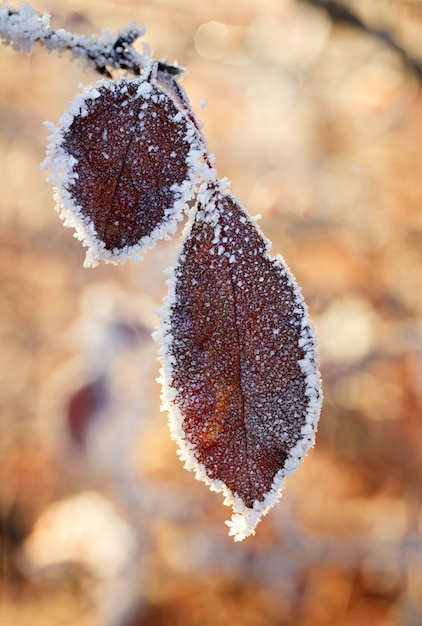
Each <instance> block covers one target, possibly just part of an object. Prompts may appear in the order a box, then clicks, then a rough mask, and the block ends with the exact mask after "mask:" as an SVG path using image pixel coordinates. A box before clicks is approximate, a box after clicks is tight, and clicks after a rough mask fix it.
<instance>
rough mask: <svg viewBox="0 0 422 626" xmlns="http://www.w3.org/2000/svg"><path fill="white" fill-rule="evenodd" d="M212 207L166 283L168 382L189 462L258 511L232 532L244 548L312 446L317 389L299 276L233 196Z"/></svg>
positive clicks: (200, 215) (196, 224)
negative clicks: (272, 249) (269, 246)
mask: <svg viewBox="0 0 422 626" xmlns="http://www.w3.org/2000/svg"><path fill="white" fill-rule="evenodd" d="M215 201H216V208H215V209H214V210H212V211H211V213H210V212H205V213H204V212H203V211H201V210H199V211H198V212H197V214H196V217H195V219H194V221H193V224H192V227H191V231H190V233H189V234H188V235H187V237H186V239H185V242H184V246H183V250H182V252H181V254H180V257H179V263H178V266H177V268H176V270H175V279H176V280H175V282H174V283H173V284H171V285H170V287H171V295H170V304H169V309H170V310H169V312H168V313H169V319H168V321H167V322H166V321H165V322H164V332H163V335H164V343H165V348H164V349H165V356H164V368H163V369H164V372H163V373H164V376H165V377H166V378H168V380H169V383H168V384H169V388H168V389H167V395H168V397H169V401H170V405H172V404H173V406H174V407H175V410H173V414H174V415H173V421H172V430H173V434H174V435H175V437H176V439H177V440H178V441H179V444H180V445H181V448H182V457H183V458H185V460H187V462H188V465H190V466H193V468H194V469H195V470H196V472H197V475H199V476H201V474H204V472H205V475H206V481H207V482H209V483H211V485H212V486H213V487H214V488H216V489H217V490H223V491H224V492H225V494H226V496H228V503H231V504H233V505H234V507H235V512H236V511H237V512H239V513H241V514H243V516H246V518H248V516H249V512H250V513H251V515H250V517H251V519H250V520H246V522H245V524H246V526H247V530H246V531H244V529H243V530H240V531H238V530H236V529H234V532H233V533H232V534H237V535H238V538H240V539H241V538H243V536H241V535H242V533H243V532H245V533H246V534H250V532H253V527H254V526H255V524H256V522H257V520H258V519H259V517H260V516H261V515H262V514H263V513H265V512H266V511H267V510H268V507H269V506H271V505H272V504H274V502H275V500H276V499H277V495H278V490H279V489H280V488H281V487H282V486H283V478H284V476H286V475H287V474H289V473H291V472H292V471H294V470H295V469H296V467H297V465H298V464H299V463H300V461H301V458H302V457H303V456H304V454H305V453H306V451H307V449H308V448H309V446H310V445H312V444H313V441H314V432H315V429H316V423H317V419H318V415H319V408H320V401H321V397H320V381H319V374H318V369H317V364H316V359H315V352H314V345H313V337H312V330H311V328H310V323H309V320H308V318H307V313H306V308H305V305H304V304H303V301H302V297H301V295H300V292H299V289H298V287H297V285H296V283H295V281H294V279H293V277H292V276H291V274H290V272H289V271H288V269H287V268H286V267H285V265H283V262H282V259H281V258H276V259H274V258H271V257H270V256H269V255H268V253H267V242H266V240H265V239H264V237H263V236H262V234H261V233H260V232H259V230H258V229H257V227H256V226H255V224H254V223H253V222H252V221H251V220H250V219H249V218H248V216H247V214H246V213H245V211H244V210H243V209H242V208H241V207H240V206H239V205H238V203H237V202H236V201H235V199H234V198H233V197H231V196H228V195H224V196H223V195H218V196H217V199H215V198H214V199H213V200H212V202H215ZM170 408H171V406H170ZM239 499H240V502H241V505H240V506H239ZM236 502H237V503H238V504H236ZM252 510H253V511H254V512H252ZM246 534H244V536H246Z"/></svg>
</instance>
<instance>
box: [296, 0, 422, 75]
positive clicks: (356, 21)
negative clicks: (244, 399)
mask: <svg viewBox="0 0 422 626" xmlns="http://www.w3.org/2000/svg"><path fill="white" fill-rule="evenodd" d="M299 1H300V2H306V3H307V4H311V5H312V6H314V7H317V8H318V9H323V10H324V11H326V13H328V15H329V17H330V19H331V20H332V21H333V22H334V23H337V24H345V25H348V26H351V27H352V28H356V29H357V30H360V31H362V32H363V33H366V34H367V35H369V36H370V37H373V38H375V39H379V40H381V41H382V42H383V43H384V44H386V45H387V46H388V47H389V48H391V49H392V50H394V51H395V52H397V54H398V55H399V56H400V57H401V58H402V61H403V63H404V64H405V65H406V67H408V68H409V69H410V70H412V71H413V72H414V73H415V74H416V76H417V77H418V79H419V80H421V79H422V62H421V61H418V60H416V59H412V58H411V57H409V55H408V53H407V52H406V50H405V49H404V48H402V46H400V45H399V44H398V43H397V41H396V40H395V38H394V37H393V35H392V34H391V33H389V32H388V31H387V30H385V29H382V28H379V29H378V28H372V27H371V26H368V24H365V22H364V21H363V20H362V19H361V18H360V17H358V16H357V15H356V14H355V13H353V11H351V10H350V9H349V8H348V7H345V6H344V5H343V4H341V2H336V1H335V0H327V1H324V0H299Z"/></svg>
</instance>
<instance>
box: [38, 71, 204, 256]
mask: <svg viewBox="0 0 422 626" xmlns="http://www.w3.org/2000/svg"><path fill="white" fill-rule="evenodd" d="M50 139H51V144H50V146H49V149H48V152H47V159H46V161H45V165H46V166H47V167H50V168H51V171H52V173H51V176H50V178H49V180H50V181H51V182H53V184H54V185H55V186H56V200H57V204H58V208H59V210H60V211H61V215H62V217H63V218H64V220H65V224H66V225H67V226H71V227H74V228H75V229H76V236H77V237H78V238H80V239H82V240H83V242H84V245H86V246H87V247H88V249H89V250H88V254H87V260H86V264H87V265H96V264H97V263H98V259H100V258H102V259H104V260H106V261H111V262H116V261H119V260H124V259H125V258H126V257H127V256H132V257H134V256H137V255H139V253H142V252H143V251H144V250H145V249H146V248H148V247H151V246H152V245H154V243H155V241H156V240H157V239H158V238H161V237H166V236H168V234H169V233H173V232H174V231H175V230H176V226H177V221H178V220H180V219H181V217H182V213H183V209H184V207H185V206H186V203H187V202H188V201H189V200H191V198H192V197H193V195H194V193H195V186H196V180H197V177H198V172H199V170H200V168H201V156H202V153H203V146H202V144H201V139H200V135H199V133H198V131H197V129H196V128H195V126H194V125H193V123H192V122H191V121H190V120H189V119H188V117H187V116H186V114H185V111H184V109H183V107H182V106H181V103H180V102H178V101H174V100H173V99H172V98H171V97H170V95H169V93H168V92H167V91H166V90H165V89H163V88H162V87H160V86H159V85H158V84H157V83H156V82H155V81H154V80H153V79H151V81H149V80H147V79H145V78H139V79H134V80H128V79H124V78H122V79H120V80H119V81H116V82H111V81H100V82H98V83H96V84H95V85H94V86H91V87H89V88H87V89H85V91H84V92H83V93H82V94H80V95H78V96H77V97H76V98H75V99H74V101H73V102H72V104H71V107H70V110H69V111H68V112H67V113H65V114H64V115H63V116H62V118H61V120H60V123H59V128H58V129H55V130H54V132H53V135H52V136H51V138H50Z"/></svg>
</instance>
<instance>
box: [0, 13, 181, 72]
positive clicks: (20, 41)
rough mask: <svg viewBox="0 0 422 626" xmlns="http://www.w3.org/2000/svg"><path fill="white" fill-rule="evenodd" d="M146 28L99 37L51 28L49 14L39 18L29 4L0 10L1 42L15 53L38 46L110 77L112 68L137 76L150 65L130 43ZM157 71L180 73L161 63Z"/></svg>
mask: <svg viewBox="0 0 422 626" xmlns="http://www.w3.org/2000/svg"><path fill="white" fill-rule="evenodd" d="M145 30H146V27H145V26H136V25H135V23H134V22H132V23H131V24H129V26H127V27H126V28H124V29H122V30H121V31H119V32H118V33H117V34H114V35H113V34H111V33H109V32H108V31H107V30H104V31H103V32H102V34H101V35H99V36H97V35H91V37H89V38H88V37H85V36H84V35H76V34H74V33H69V32H67V31H66V30H64V29H63V28H60V29H54V28H51V27H50V15H48V14H47V13H46V14H44V15H40V14H39V13H37V12H36V11H35V10H34V9H33V8H32V7H31V6H30V5H29V4H27V3H26V2H23V3H21V4H20V6H19V9H18V10H16V9H13V8H11V7H9V6H8V5H7V4H6V5H3V6H2V7H1V8H0V40H1V42H2V43H4V44H6V45H10V46H12V48H13V49H14V50H18V51H21V52H26V53H29V52H30V51H31V49H32V47H33V46H34V44H36V43H39V44H41V45H43V46H45V47H46V48H47V49H48V50H49V51H52V50H54V51H56V52H58V53H61V52H63V51H69V52H70V53H71V55H72V58H74V59H81V60H82V61H84V62H85V64H86V65H88V66H89V67H92V68H93V69H95V70H96V71H97V72H99V73H100V74H102V75H104V76H108V77H111V73H110V70H111V69H115V70H118V69H123V70H126V71H128V72H130V73H131V74H135V75H138V74H140V73H141V72H142V70H143V69H145V68H146V67H148V66H149V63H150V57H149V56H148V55H147V54H139V52H137V51H136V50H135V48H134V47H133V45H132V44H133V43H134V42H135V41H136V40H137V39H138V37H141V36H142V35H143V34H144V33H145ZM160 66H161V67H160V69H162V70H164V71H167V72H168V73H170V74H178V73H180V72H181V71H182V70H181V69H180V68H178V67H176V66H173V65H167V64H165V63H160Z"/></svg>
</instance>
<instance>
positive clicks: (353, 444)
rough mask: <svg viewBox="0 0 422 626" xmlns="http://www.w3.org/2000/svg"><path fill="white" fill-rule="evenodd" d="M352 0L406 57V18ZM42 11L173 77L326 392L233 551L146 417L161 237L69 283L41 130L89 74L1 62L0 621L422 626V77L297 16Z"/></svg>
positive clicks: (152, 5)
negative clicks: (252, 228)
mask: <svg viewBox="0 0 422 626" xmlns="http://www.w3.org/2000/svg"><path fill="white" fill-rule="evenodd" d="M347 4H348V6H349V7H351V8H353V9H354V10H356V12H357V13H358V14H359V15H361V16H363V17H364V18H365V20H366V21H367V23H368V24H371V25H373V26H377V27H378V26H379V27H383V28H387V29H389V30H391V31H392V32H393V33H394V34H395V36H396V37H397V39H398V41H399V42H400V44H401V45H403V46H404V47H405V48H406V49H407V50H408V51H409V54H410V56H417V54H418V52H419V53H420V57H421V58H422V51H421V49H420V40H421V34H422V5H421V4H420V3H419V2H416V1H414V2H413V1H409V2H407V1H405V0H400V1H399V0H397V1H393V2H391V1H387V0H385V1H384V0H380V1H379V2H377V3H365V2H358V1H355V2H352V1H351V2H348V3H347ZM34 8H36V9H37V10H38V11H40V12H45V11H46V12H49V13H51V14H53V16H54V17H53V20H52V25H53V26H55V27H57V28H60V27H63V28H66V29H68V30H70V31H73V32H79V33H83V34H86V35H90V34H91V33H93V32H95V33H99V32H101V30H102V29H104V28H107V29H109V30H110V31H111V32H115V31H116V30H118V29H120V28H123V27H124V26H126V25H127V24H128V23H129V22H130V20H131V19H133V20H135V21H136V23H137V24H142V23H146V24H147V25H148V30H147V33H146V35H145V37H144V41H145V42H146V43H148V45H149V47H150V49H151V51H152V52H153V53H154V55H155V56H156V57H157V58H159V59H167V60H168V61H169V62H173V61H174V60H177V61H178V62H179V64H180V65H182V66H184V67H186V68H188V73H187V75H186V76H185V77H184V79H183V86H184V87H185V89H186V91H187V94H188V96H189V98H190V101H191V103H192V106H193V108H194V110H195V111H196V113H197V114H198V117H199V118H200V119H202V120H203V121H204V131H205V135H206V137H207V138H208V141H209V145H210V148H211V150H212V151H213V152H215V154H216V165H217V169H218V171H219V174H220V175H221V176H227V177H228V178H229V179H230V181H231V183H232V191H233V193H234V194H235V195H236V196H237V197H238V198H239V200H240V201H241V202H242V203H243V204H244V206H246V208H247V209H248V210H249V212H250V213H251V214H252V215H256V214H258V213H259V214H261V215H262V218H261V220H260V226H261V228H262V230H263V231H264V233H265V234H266V235H267V237H269V238H270V239H271V240H272V242H273V247H272V251H273V253H281V254H282V255H283V256H284V257H285V259H286V261H287V263H288V264H289V266H290V267H291V269H292V271H293V273H294V274H295V276H296V278H297V280H298V282H299V284H300V285H301V287H302V290H303V293H304V295H305V298H306V301H307V303H308V305H309V308H310V312H311V316H312V319H313V320H314V323H315V326H316V330H317V335H318V340H319V351H320V358H321V369H322V375H323V385H324V395H325V401H324V407H323V412H322V417H321V421H320V427H319V432H318V436H317V443H316V447H315V448H314V449H313V450H312V451H311V453H310V454H309V456H308V457H307V458H306V460H305V462H304V463H303V466H302V467H301V468H300V469H299V471H298V473H297V474H296V475H295V476H293V477H291V478H290V479H288V481H287V487H286V490H285V492H284V495H283V498H282V500H281V502H280V503H279V504H278V505H277V506H276V507H275V508H274V509H273V510H272V511H271V512H270V513H269V514H268V516H267V517H265V518H264V519H263V521H262V522H261V523H260V525H259V526H258V528H257V534H256V536H255V537H252V538H249V539H247V540H245V541H244V542H243V543H240V544H234V543H233V542H232V540H231V539H230V538H229V537H228V536H227V527H226V526H225V525H224V520H225V519H227V518H228V517H230V511H229V509H227V508H226V507H224V506H223V505H222V497H221V496H220V495H218V494H215V493H211V492H209V491H208V489H207V488H206V487H205V486H204V485H203V484H200V483H198V482H196V481H195V480H194V477H193V474H190V473H188V472H185V471H184V470H183V467H182V464H181V463H180V462H179V460H178V458H177V454H176V445H175V444H174V442H172V441H171V440H170V437H169V434H168V430H167V425H166V416H165V414H163V413H160V388H159V386H158V384H157V383H156V382H155V379H156V377H157V376H158V362H157V360H156V351H157V346H156V345H155V344H154V343H153V341H152V339H151V338H150V333H151V330H153V328H154V327H155V325H156V324H157V317H156V314H155V310H156V309H157V308H159V306H160V302H161V300H162V297H163V295H164V294H165V293H166V286H165V275H164V274H163V270H164V269H165V268H166V267H168V266H169V265H171V264H172V259H173V255H174V249H175V245H176V239H177V238H175V241H172V242H161V243H159V244H158V245H157V246H156V248H155V249H154V250H153V251H150V252H149V253H148V254H147V255H146V257H145V259H144V261H143V262H142V263H141V264H130V263H128V264H126V265H124V266H122V267H114V266H108V265H101V266H100V267H99V268H96V269H93V270H92V269H91V270H87V269H83V267H82V263H83V259H84V251H83V249H82V248H81V246H80V244H79V242H77V241H76V240H75V239H74V238H73V237H72V231H69V230H67V229H64V228H63V227H62V225H61V223H60V220H59V219H58V216H57V214H56V213H55V212H54V201H53V197H52V189H51V186H50V185H49V184H47V183H46V182H45V177H46V172H44V171H41V169H40V163H41V161H42V160H43V158H44V153H45V145H46V142H47V136H48V130H47V129H46V128H45V127H44V126H43V121H44V120H50V121H53V122H57V120H58V118H59V117H60V115H61V114H62V112H63V111H64V110H65V108H66V104H67V102H68V101H69V100H71V99H72V98H73V96H74V95H75V93H76V92H77V91H78V85H79V84H80V83H81V82H82V83H84V84H87V83H89V82H91V81H93V80H95V79H96V77H95V76H94V75H93V73H92V72H90V71H85V72H84V71H83V70H82V69H81V67H80V66H79V65H77V64H76V63H69V60H68V58H66V57H65V55H63V57H62V58H58V57H57V56H55V55H53V54H50V55H49V54H47V53H46V52H45V51H44V50H42V49H36V50H34V52H33V54H32V56H25V55H24V54H17V53H15V52H13V51H12V50H11V49H8V48H6V47H2V48H1V49H0V84H1V88H0V107H1V115H0V130H1V132H0V180H1V189H2V193H1V196H0V280H1V287H0V298H1V310H0V333H1V343H0V345H1V350H0V367H1V383H0V384H1V390H0V391H1V396H0V406H1V422H0V479H1V480H0V516H1V521H0V524H1V525H0V531H1V535H0V540H1V542H2V553H1V555H0V558H1V561H0V568H1V569H0V623H1V624H2V626H3V625H4V626H12V625H15V624H19V626H49V625H50V624H51V625H52V626H53V625H54V626H57V625H60V624H66V625H67V626H70V625H75V626H76V625H77V626H94V625H98V626H109V625H110V626H112V625H116V626H167V625H169V626H170V625H171V626H179V625H180V626H223V625H230V626H366V625H368V626H369V625H371V626H393V625H394V626H396V625H397V626H402V625H403V626H418V625H420V624H422V509H421V495H422V489H421V487H422V482H421V479H422V422H421V408H422V325H421V319H422V315H421V314H422V209H421V207H422V182H421V181H422V159H421V146H422V121H421V120H422V97H421V86H420V82H418V79H417V76H416V75H415V74H414V73H412V71H411V70H409V69H408V68H406V67H404V65H403V62H402V59H401V58H400V55H398V54H397V53H396V52H394V51H392V50H391V49H390V48H388V47H387V46H386V44H385V43H383V42H382V41H381V40H380V39H376V38H371V37H370V36H368V35H365V34H364V33H362V32H358V31H357V30H354V29H352V28H351V27H348V26H346V25H343V26H339V25H333V24H332V23H331V22H330V20H329V19H328V16H327V15H326V14H325V13H324V12H323V11H321V10H318V9H316V8H313V7H311V6H309V5H308V4H306V3H303V2H297V1H293V0H264V1H262V0H232V1H231V2H226V1H224V0H214V1H213V2H207V1H206V0H197V1H196V2H191V0H189V1H188V0H167V1H166V0H159V1H156V2H146V1H145V0H136V2H135V1H134V0H132V1H129V0H123V1H122V2H117V1H111V0H110V1H106V0H91V1H90V2H89V3H87V2H82V1H81V0H72V1H70V0H60V2H59V1H58V0H50V1H47V0H45V1H41V0H40V1H37V2H36V4H35V5H34ZM205 102H206V106H205V107H204V108H203V105H204V103H205ZM88 415H90V416H92V419H90V420H89V422H88V423H86V420H85V421H84V418H85V417H86V416H88Z"/></svg>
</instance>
